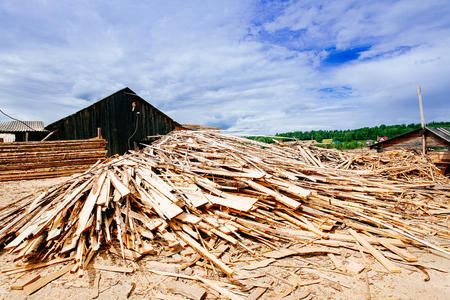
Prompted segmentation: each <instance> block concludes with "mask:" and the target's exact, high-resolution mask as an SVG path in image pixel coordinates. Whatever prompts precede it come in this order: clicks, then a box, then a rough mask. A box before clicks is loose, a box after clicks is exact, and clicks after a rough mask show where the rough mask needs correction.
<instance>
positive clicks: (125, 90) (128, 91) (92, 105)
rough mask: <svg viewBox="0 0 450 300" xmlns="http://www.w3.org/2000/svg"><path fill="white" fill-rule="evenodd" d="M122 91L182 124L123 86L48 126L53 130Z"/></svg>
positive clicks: (176, 123)
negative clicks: (61, 123)
mask: <svg viewBox="0 0 450 300" xmlns="http://www.w3.org/2000/svg"><path fill="white" fill-rule="evenodd" d="M120 93H124V94H128V95H132V96H135V97H136V99H137V100H139V101H142V102H145V103H146V104H147V105H149V106H151V107H153V108H154V109H155V110H157V111H158V113H160V114H161V115H163V116H165V117H166V118H168V119H169V120H171V121H172V122H173V123H174V124H175V125H177V126H181V125H180V124H179V123H178V122H176V121H174V120H173V119H172V118H171V117H169V116H168V115H166V114H165V113H163V112H162V111H160V110H159V109H158V108H156V107H155V106H153V105H152V104H150V103H149V102H148V101H147V100H145V99H144V98H142V97H140V96H139V95H138V94H136V93H135V92H134V91H133V90H131V89H130V88H129V87H125V88H123V89H121V90H118V91H117V92H115V93H112V94H111V95H109V96H106V97H105V98H103V99H101V100H98V101H96V102H94V103H92V104H91V105H89V106H86V107H85V108H82V109H80V110H79V111H77V112H74V113H72V114H70V115H68V116H66V117H64V118H62V119H59V120H57V121H55V122H53V123H51V124H49V125H47V126H46V128H47V129H49V130H52V127H53V126H54V125H55V124H57V123H59V122H61V121H63V120H65V119H67V118H70V117H71V116H75V115H76V114H78V113H80V112H82V111H87V110H90V109H92V108H93V107H95V105H96V104H98V103H100V102H103V101H107V100H108V99H111V97H112V96H114V95H117V94H120Z"/></svg>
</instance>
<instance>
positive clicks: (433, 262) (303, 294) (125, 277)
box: [0, 178, 450, 300]
mask: <svg viewBox="0 0 450 300" xmlns="http://www.w3.org/2000/svg"><path fill="white" fill-rule="evenodd" d="M64 180H65V178H57V179H44V180H32V181H16V182H6V183H5V182H1V183H0V206H3V205H5V204H7V203H10V202H11V201H14V200H15V199H19V198H21V197H24V196H26V195H27V194H29V193H35V194H38V193H39V192H42V191H43V190H44V189H45V188H46V187H49V186H52V185H54V184H58V183H61V182H63V181H64ZM408 250H409V251H410V252H411V253H413V254H415V255H416V256H418V257H419V260H420V263H422V264H424V265H427V266H432V267H436V268H438V269H442V270H445V271H450V260H449V259H446V258H444V257H440V256H436V255H432V254H431V253H427V252H425V250H423V251H419V250H417V249H412V248H411V249H408ZM239 255H240V256H239V257H238V255H237V254H236V253H232V252H230V253H225V254H224V258H223V259H224V260H225V261H229V262H232V263H234V264H233V265H232V266H233V269H235V270H238V271H237V272H236V273H237V274H236V275H235V277H236V278H237V279H239V282H240V283H242V284H244V285H245V287H246V289H244V292H243V293H244V294H243V295H242V296H243V298H246V297H245V295H248V294H249V293H251V292H252V291H254V290H255V288H254V287H255V286H267V287H269V289H268V290H267V291H266V292H265V293H264V295H263V296H262V297H261V298H260V299H283V298H284V299H450V274H449V273H445V272H440V271H437V270H434V269H427V272H428V274H429V276H430V280H429V281H425V279H426V275H425V274H424V273H422V272H421V271H419V269H417V268H415V267H410V266H405V267H402V272H401V273H400V274H389V273H387V272H386V271H385V270H384V268H383V267H382V266H381V265H380V264H379V263H378V262H377V261H375V260H374V259H373V258H372V257H369V256H368V255H365V258H366V260H367V262H365V261H364V260H363V258H362V256H361V255H360V254H359V253H356V252H354V251H351V250H343V251H342V255H341V256H340V259H342V260H344V261H349V262H350V261H354V262H358V263H359V264H363V265H366V269H365V270H364V271H362V272H361V273H359V274H356V275H345V274H342V273H340V272H339V271H337V270H334V271H333V270H332V269H333V268H332V267H331V266H332V263H331V261H330V259H329V258H328V257H326V256H315V257H290V258H284V259H280V260H278V261H277V262H276V263H275V264H278V265H285V266H276V265H270V266H268V267H265V268H259V269H256V270H252V271H244V270H240V267H243V266H245V265H247V264H249V263H251V262H252V261H253V260H254V258H253V257H251V256H250V255H247V254H244V255H241V254H239ZM94 262H99V263H104V264H108V265H112V264H115V265H121V266H128V267H133V268H134V269H135V270H136V271H135V272H133V273H128V274H122V273H114V272H108V271H96V270H95V269H93V267H92V264H91V265H90V268H89V269H88V270H87V271H86V272H85V274H84V276H83V277H78V276H77V274H70V273H68V274H66V275H64V276H62V277H60V278H59V279H57V280H55V281H53V282H51V283H49V284H48V285H47V286H45V287H44V288H42V289H41V290H39V291H37V292H36V293H34V294H33V295H32V296H30V297H28V298H29V299H67V298H75V299H90V298H92V297H93V296H95V295H96V294H97V292H98V298H97V299H108V300H110V299H125V298H127V293H128V291H129V290H130V289H131V287H132V285H133V284H135V285H136V287H135V289H134V290H133V291H132V293H131V295H130V297H129V298H130V299H188V298H185V297H184V296H183V294H182V293H180V291H182V290H200V289H205V290H206V291H207V299H222V298H223V296H221V295H219V294H218V293H217V292H215V291H213V290H211V289H209V288H207V287H205V286H203V285H202V284H200V283H199V282H194V281H190V280H184V279H183V280H181V279H176V278H172V277H166V276H161V275H156V274H154V273H151V272H149V271H148V269H153V270H160V271H166V272H177V266H178V264H179V263H180V262H181V263H183V262H185V258H184V257H183V256H181V255H180V254H179V253H174V252H166V251H162V252H161V253H159V254H158V255H151V256H147V257H145V258H144V259H142V260H141V261H139V263H138V264H136V263H134V262H129V261H123V260H122V259H121V258H118V257H115V256H112V255H111V254H109V253H105V252H103V254H101V255H99V256H97V257H96V258H95V259H94ZM200 264H202V263H200ZM286 265H289V266H290V267H286ZM13 266H15V263H14V262H13V256H12V255H11V254H8V253H7V252H5V251H1V252H0V270H1V269H5V268H9V267H13ZM61 267H62V265H61V264H60V265H55V266H52V267H48V268H45V269H38V270H33V271H29V272H26V273H25V274H24V273H21V274H16V275H11V276H5V275H4V274H3V273H0V299H27V297H26V296H25V294H24V293H23V291H15V290H10V286H11V285H12V284H14V282H16V281H20V280H21V279H23V278H25V277H28V276H29V275H30V274H41V276H45V274H48V273H51V272H54V271H56V270H58V269H60V268H61ZM98 274H100V284H99V288H98V289H97V288H95V287H94V286H95V281H96V280H95V278H96V276H99V275H98ZM180 274H186V275H192V274H194V275H198V276H202V277H206V278H209V279H214V280H218V279H220V278H219V276H220V275H217V274H216V273H215V271H214V270H212V268H211V267H210V266H209V265H207V264H203V265H202V266H200V265H198V264H197V265H195V266H193V267H189V268H187V269H185V270H184V271H182V272H181V273H180ZM222 280H225V281H228V282H230V283H233V281H231V280H228V279H223V278H222ZM294 280H297V281H298V282H300V286H298V287H297V288H295V289H294V288H292V284H288V283H289V282H294ZM234 283H235V284H236V281H235V282H234ZM308 283H310V285H304V286H301V285H302V284H308ZM311 283H312V284H311ZM228 288H229V289H230V290H233V287H232V286H229V287H228Z"/></svg>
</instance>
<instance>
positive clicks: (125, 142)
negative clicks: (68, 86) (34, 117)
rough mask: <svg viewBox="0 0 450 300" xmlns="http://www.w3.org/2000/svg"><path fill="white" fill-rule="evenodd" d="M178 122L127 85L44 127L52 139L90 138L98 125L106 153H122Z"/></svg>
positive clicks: (174, 126)
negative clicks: (50, 132)
mask: <svg viewBox="0 0 450 300" xmlns="http://www.w3.org/2000/svg"><path fill="white" fill-rule="evenodd" d="M178 127H180V125H179V124H178V123H177V122H175V121H174V120H172V119H171V118H170V117H168V116H167V115H165V114H164V113H163V112H161V111H160V110H158V109H156V108H155V107H154V106H152V105H151V104H150V103H148V102H147V101H145V100H144V99H142V98H141V97H139V96H138V95H136V93H135V92H133V91H132V90H131V89H129V88H124V89H122V90H120V91H117V92H115V93H114V94H112V95H110V96H108V97H106V98H104V99H102V100H100V101H98V102H96V103H94V104H92V105H90V106H88V107H86V108H84V109H82V110H80V111H78V112H76V113H74V114H72V115H70V116H67V117H65V118H63V119H61V120H59V121H56V122H54V123H52V124H50V125H48V126H47V127H46V129H47V130H49V131H52V132H54V133H53V134H52V136H51V137H50V139H51V140H75V139H89V138H93V137H96V136H97V128H100V129H101V135H102V137H103V138H104V139H106V141H107V149H108V155H114V154H120V155H121V154H124V153H125V152H126V151H127V150H129V149H134V145H135V144H137V143H140V142H148V141H149V138H148V137H149V136H154V135H159V134H167V133H168V132H170V131H172V130H174V129H176V128H178Z"/></svg>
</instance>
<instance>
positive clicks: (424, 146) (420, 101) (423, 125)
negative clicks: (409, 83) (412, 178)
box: [417, 85, 427, 155]
mask: <svg viewBox="0 0 450 300" xmlns="http://www.w3.org/2000/svg"><path fill="white" fill-rule="evenodd" d="M417 94H418V95H419V107H420V122H421V123H422V155H425V154H426V153H427V138H426V135H425V120H424V119H423V106H422V93H421V90H420V85H417Z"/></svg>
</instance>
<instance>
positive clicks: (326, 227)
mask: <svg viewBox="0 0 450 300" xmlns="http://www.w3.org/2000/svg"><path fill="white" fill-rule="evenodd" d="M320 151H322V150H317V149H312V150H310V149H308V148H293V147H280V146H279V145H267V144H262V143H259V142H256V141H251V140H247V139H243V138H239V137H235V136H231V135H223V134H220V133H217V132H208V131H206V132H204V131H199V132H192V131H175V132H173V133H171V134H169V135H167V136H163V137H162V138H161V139H160V140H158V141H157V142H155V143H154V144H152V145H151V146H148V147H146V148H145V149H144V150H142V151H139V152H132V153H130V154H126V155H123V156H121V157H117V158H112V159H110V160H108V161H105V162H103V163H99V164H96V165H95V166H93V167H92V168H91V169H90V170H88V171H86V172H85V173H83V174H80V175H78V176H76V177H73V178H72V179H70V180H68V181H67V182H65V183H64V184H62V185H58V186H54V187H52V188H50V189H49V190H48V191H46V192H44V193H43V194H41V195H40V196H39V197H37V198H35V199H26V198H25V199H21V200H19V201H17V202H15V203H12V204H10V205H8V206H6V207H3V208H1V209H0V228H1V229H0V242H1V243H2V246H3V248H4V249H6V250H9V251H10V252H12V253H15V254H16V259H22V260H24V261H27V262H28V264H29V266H28V268H33V264H34V263H35V262H36V261H40V262H41V263H42V262H45V261H50V263H51V262H55V261H56V262H60V261H62V260H64V261H65V260H67V259H70V260H71V261H72V264H70V265H69V269H70V270H71V271H72V272H79V274H80V275H82V274H83V272H84V271H83V270H84V269H85V268H86V267H87V266H88V264H89V262H90V261H91V259H92V258H93V257H94V256H95V254H96V253H98V252H99V251H101V250H104V251H109V252H111V253H113V254H117V255H119V256H121V257H123V258H126V259H131V260H138V259H139V258H141V257H142V256H144V255H151V254H154V253H159V252H160V251H161V250H162V249H165V250H169V251H175V252H179V251H180V249H181V250H182V249H185V248H190V249H192V250H193V251H195V252H196V253H197V254H198V258H197V259H196V260H194V261H193V262H191V263H190V264H195V263H196V262H197V261H198V260H199V258H200V257H202V258H204V259H205V260H206V261H208V262H209V263H211V264H212V265H213V266H214V268H217V269H219V270H221V271H222V272H223V274H225V275H227V276H233V274H234V273H235V271H236V270H235V269H233V266H232V265H230V264H228V263H226V262H225V261H223V260H221V259H220V253H222V252H223V251H225V250H226V249H228V248H229V247H233V248H238V249H241V250H242V251H245V252H248V253H249V254H251V255H253V256H255V258H256V259H257V260H261V262H259V263H260V264H265V263H267V259H269V260H270V262H269V263H271V262H273V261H274V260H276V259H279V258H282V257H285V256H290V255H305V254H308V255H313V254H319V255H328V256H329V257H330V259H332V261H333V262H335V264H336V266H340V263H339V261H340V259H339V258H338V256H336V255H339V254H340V252H339V249H341V248H346V249H350V250H354V251H361V252H366V253H369V254H371V255H372V256H373V257H374V258H375V259H376V260H377V261H378V262H379V263H380V264H381V265H382V266H383V267H384V268H385V269H386V270H387V271H388V272H393V273H396V272H400V270H401V263H409V262H414V261H417V260H418V259H419V258H418V257H416V256H415V255H413V254H412V253H410V252H409V251H408V250H407V249H406V248H405V247H406V246H410V247H415V248H417V249H423V248H431V249H434V250H435V251H439V252H440V253H442V254H444V255H447V256H448V255H449V250H448V249H447V248H445V247H446V246H445V243H446V241H448V237H449V230H448V223H447V222H448V214H449V208H450V184H449V183H450V182H449V180H448V179H447V178H445V177H443V176H442V175H440V174H439V173H438V172H437V171H436V170H434V169H433V168H431V166H430V165H429V164H426V162H423V163H424V165H425V166H427V168H428V167H429V168H430V169H429V170H427V171H426V172H431V173H430V174H432V175H431V178H430V177H429V176H423V173H422V172H415V173H414V172H411V173H408V174H407V175H405V177H396V176H387V175H380V174H384V173H380V172H379V171H380V170H370V168H362V170H358V169H356V168H353V169H350V168H349V167H345V168H343V167H336V166H337V165H342V163H343V162H345V161H347V160H348V158H347V157H343V158H342V159H341V163H340V164H337V163H333V165H331V164H329V163H327V162H325V160H323V159H322V156H321V155H320V154H319V155H318V153H319V152H320ZM374 155H376V154H374ZM305 157H307V159H306V158H305ZM354 161H355V160H354ZM354 161H353V162H354ZM353 162H352V163H353ZM347 164H348V163H346V164H345V165H347ZM396 164H397V165H401V162H398V161H397V162H396ZM405 164H409V162H408V161H405ZM413 167H415V166H411V165H408V166H406V167H404V168H406V169H408V168H413ZM443 245H444V246H443ZM184 267H186V266H184ZM26 268H27V267H25V269H26ZM180 268H183V266H180ZM66 269H67V267H66ZM17 270H18V269H10V270H6V271H5V270H4V271H3V272H6V273H7V274H12V273H14V272H17ZM19 270H23V267H22V269H19ZM66 272H68V271H67V270H66ZM58 274H59V273H58ZM228 297H229V296H228Z"/></svg>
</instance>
